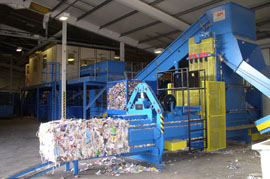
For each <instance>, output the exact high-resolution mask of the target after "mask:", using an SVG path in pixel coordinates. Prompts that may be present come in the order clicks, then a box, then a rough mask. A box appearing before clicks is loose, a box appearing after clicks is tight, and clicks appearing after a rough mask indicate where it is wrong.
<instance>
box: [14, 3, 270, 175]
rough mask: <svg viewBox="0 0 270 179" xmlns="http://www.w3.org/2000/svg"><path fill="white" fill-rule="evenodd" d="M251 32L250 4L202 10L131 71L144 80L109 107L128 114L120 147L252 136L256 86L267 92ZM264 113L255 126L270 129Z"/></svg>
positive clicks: (214, 142)
mask: <svg viewBox="0 0 270 179" xmlns="http://www.w3.org/2000/svg"><path fill="white" fill-rule="evenodd" d="M255 40H256V25H255V13H254V11H253V10H250V9H247V8H244V7H242V6H239V5H238V4H235V3H232V2H229V3H225V4H223V5H220V6H217V7H214V8H211V9H209V10H207V11H206V12H205V14H203V15H202V16H201V17H200V19H199V20H197V21H196V22H195V23H194V24H193V25H192V26H190V27H189V28H188V29H187V30H186V31H185V32H184V33H182V34H181V35H180V36H179V37H178V38H177V39H176V40H175V41H174V42H173V43H172V44H170V45H169V46H168V47H167V48H166V49H165V50H164V52H163V53H161V54H160V55H159V56H158V57H156V58H155V59H154V60H153V61H152V62H151V63H150V64H149V65H148V66H146V67H145V69H144V70H142V71H141V72H140V73H139V74H138V75H137V76H136V77H135V79H136V80H139V81H141V83H139V84H138V85H137V86H136V87H135V89H134V91H133V93H132V95H130V96H128V92H127V99H129V101H128V102H127V106H126V109H124V110H123V109H122V110H108V111H107V112H108V115H109V116H112V117H115V118H122V119H126V120H129V124H130V127H129V145H130V147H131V149H130V153H129V154H123V155H128V156H132V157H134V158H137V159H141V160H144V161H147V162H150V163H154V164H160V163H161V162H162V154H163V151H164V149H168V150H179V149H184V148H188V149H189V150H196V149H200V150H205V151H215V150H219V149H223V148H226V138H227V139H235V140H244V141H246V142H250V140H251V138H252V133H253V132H254V131H255V128H254V127H253V126H252V125H254V124H253V122H255V120H257V119H259V118H261V117H262V116H261V113H262V111H261V109H262V94H261V93H260V92H262V93H263V95H266V96H267V97H268V98H269V97H270V80H269V78H267V77H266V76H264V75H263V74H262V71H264V70H265V69H266V68H267V66H266V64H265V61H264V58H263V56H262V53H261V50H260V47H259V46H257V45H256V44H255ZM183 64H185V65H186V66H187V67H185V68H182V67H183ZM243 79H244V80H243ZM251 85H252V86H253V87H255V88H253V87H252V86H251ZM152 88H153V89H156V91H154V90H152ZM127 91H128V90H127ZM269 121H270V116H266V117H264V118H262V119H260V120H257V121H256V125H257V128H258V130H259V132H261V133H265V132H268V131H269V130H270V128H269V126H270V125H269ZM73 163H74V175H78V161H73ZM48 164H50V162H48ZM65 164H66V166H67V168H69V162H67V163H65ZM43 166H44V164H43V165H42V166H40V167H43ZM43 173H44V172H43ZM40 174H42V173H39V174H38V175H40ZM35 176H36V175H35ZM15 177H17V175H16V176H15ZM11 178H14V176H13V177H11Z"/></svg>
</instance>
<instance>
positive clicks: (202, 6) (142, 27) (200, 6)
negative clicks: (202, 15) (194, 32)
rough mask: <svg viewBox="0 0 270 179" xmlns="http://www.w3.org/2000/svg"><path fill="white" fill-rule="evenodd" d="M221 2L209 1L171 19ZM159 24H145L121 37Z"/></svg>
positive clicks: (158, 22)
mask: <svg viewBox="0 0 270 179" xmlns="http://www.w3.org/2000/svg"><path fill="white" fill-rule="evenodd" d="M222 1H223V0H213V1H210V2H208V3H205V4H201V5H199V6H195V7H193V8H190V9H187V10H185V11H182V12H178V13H176V14H174V15H173V17H179V16H183V15H186V14H188V13H191V12H194V11H197V10H199V9H201V8H205V7H208V6H210V5H213V4H216V3H219V2H222ZM160 23H161V21H154V22H151V23H149V24H146V25H143V26H140V27H137V28H135V29H132V30H129V31H127V32H123V33H122V34H121V36H125V35H129V34H132V33H135V32H138V31H140V30H143V29H146V28H148V27H151V26H153V25H157V24H160Z"/></svg>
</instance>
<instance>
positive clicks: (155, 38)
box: [139, 30, 181, 43]
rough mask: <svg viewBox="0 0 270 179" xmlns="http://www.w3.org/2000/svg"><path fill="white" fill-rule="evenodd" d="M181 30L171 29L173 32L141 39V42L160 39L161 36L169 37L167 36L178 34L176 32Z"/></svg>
mask: <svg viewBox="0 0 270 179" xmlns="http://www.w3.org/2000/svg"><path fill="white" fill-rule="evenodd" d="M180 32H181V31H180V30H174V31H171V32H167V33H164V34H160V35H158V36H154V37H150V38H147V39H144V40H141V41H139V43H145V42H149V41H152V40H157V39H159V38H161V37H167V36H170V35H173V34H176V33H180Z"/></svg>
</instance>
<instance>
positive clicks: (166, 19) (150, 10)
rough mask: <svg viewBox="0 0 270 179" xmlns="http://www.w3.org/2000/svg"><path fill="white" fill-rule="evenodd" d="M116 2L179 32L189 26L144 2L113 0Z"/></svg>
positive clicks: (137, 0)
mask: <svg viewBox="0 0 270 179" xmlns="http://www.w3.org/2000/svg"><path fill="white" fill-rule="evenodd" d="M115 1H116V2H119V3H121V4H123V5H126V6H128V7H130V8H133V9H135V10H137V11H140V12H142V13H144V14H146V15H148V16H150V17H152V18H154V19H157V20H159V21H162V22H163V23H164V24H167V25H169V26H171V27H174V28H176V29H179V30H181V31H185V30H186V29H187V28H188V27H189V24H187V23H185V22H183V21H181V20H179V19H177V18H175V17H173V16H171V15H169V14H167V13H165V12H163V11H161V10H159V9H157V8H155V7H153V6H150V5H148V4H146V3H145V2H142V1H140V0H132V1H127V0H115Z"/></svg>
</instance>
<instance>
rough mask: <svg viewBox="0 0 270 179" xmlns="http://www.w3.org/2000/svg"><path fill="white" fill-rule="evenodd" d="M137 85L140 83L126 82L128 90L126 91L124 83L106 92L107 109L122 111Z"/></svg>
mask: <svg viewBox="0 0 270 179" xmlns="http://www.w3.org/2000/svg"><path fill="white" fill-rule="evenodd" d="M139 83H140V81H128V90H127V89H126V88H127V87H126V86H127V85H126V84H127V83H126V81H121V82H118V83H116V84H115V85H113V86H112V87H110V88H109V90H108V109H112V110H124V109H125V107H126V104H127V102H128V100H129V97H130V95H131V94H132V92H133V90H134V88H135V87H136V86H137V85H138V84H139ZM127 91H128V99H127Z"/></svg>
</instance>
